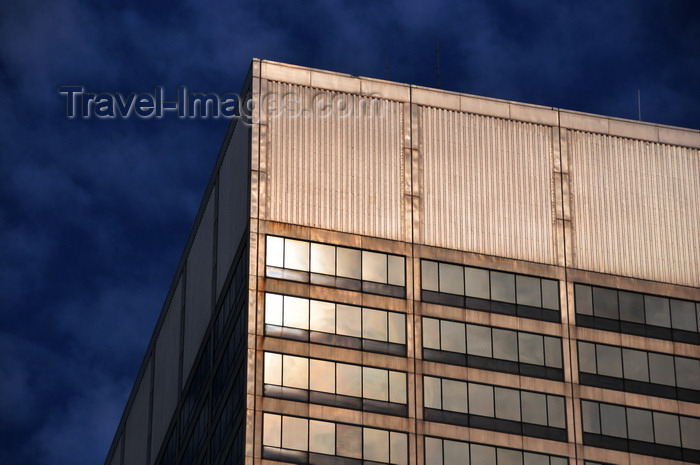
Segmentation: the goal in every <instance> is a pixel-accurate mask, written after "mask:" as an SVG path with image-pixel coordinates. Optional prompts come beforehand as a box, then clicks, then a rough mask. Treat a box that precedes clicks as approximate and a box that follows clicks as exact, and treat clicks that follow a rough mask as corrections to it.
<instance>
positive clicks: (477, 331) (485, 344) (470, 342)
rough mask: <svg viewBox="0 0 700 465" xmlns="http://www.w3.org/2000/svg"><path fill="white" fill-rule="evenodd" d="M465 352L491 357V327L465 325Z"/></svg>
mask: <svg viewBox="0 0 700 465" xmlns="http://www.w3.org/2000/svg"><path fill="white" fill-rule="evenodd" d="M467 353H468V354H470V355H479V356H481V357H491V354H492V352H491V328H489V327H486V326H476V325H467Z"/></svg>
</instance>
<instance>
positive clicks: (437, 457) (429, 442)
mask: <svg viewBox="0 0 700 465" xmlns="http://www.w3.org/2000/svg"><path fill="white" fill-rule="evenodd" d="M425 463H430V464H436V465H445V462H444V461H443V460H442V440H441V439H437V438H428V437H426V438H425ZM447 463H449V462H447Z"/></svg>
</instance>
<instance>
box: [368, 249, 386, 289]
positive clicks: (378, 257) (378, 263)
mask: <svg viewBox="0 0 700 465" xmlns="http://www.w3.org/2000/svg"><path fill="white" fill-rule="evenodd" d="M387 276H388V275H387V260H386V254H383V253H377V252H369V251H367V250H363V251H362V279H364V280H366V281H374V282H377V283H386V282H387Z"/></svg>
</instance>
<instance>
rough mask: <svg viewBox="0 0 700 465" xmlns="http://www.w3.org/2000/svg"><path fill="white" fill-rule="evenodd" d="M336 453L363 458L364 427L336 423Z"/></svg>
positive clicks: (342, 455)
mask: <svg viewBox="0 0 700 465" xmlns="http://www.w3.org/2000/svg"><path fill="white" fill-rule="evenodd" d="M336 454H337V455H340V456H341V457H352V458H356V459H361V458H362V428H361V427H359V426H350V425H336Z"/></svg>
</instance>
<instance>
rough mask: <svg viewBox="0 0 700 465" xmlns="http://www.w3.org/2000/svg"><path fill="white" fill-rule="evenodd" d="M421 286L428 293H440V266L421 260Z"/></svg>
mask: <svg viewBox="0 0 700 465" xmlns="http://www.w3.org/2000/svg"><path fill="white" fill-rule="evenodd" d="M420 265H421V279H422V281H421V285H422V286H423V289H425V290H426V291H433V292H438V291H439V288H438V264H437V262H431V261H428V260H421V262H420Z"/></svg>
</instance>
